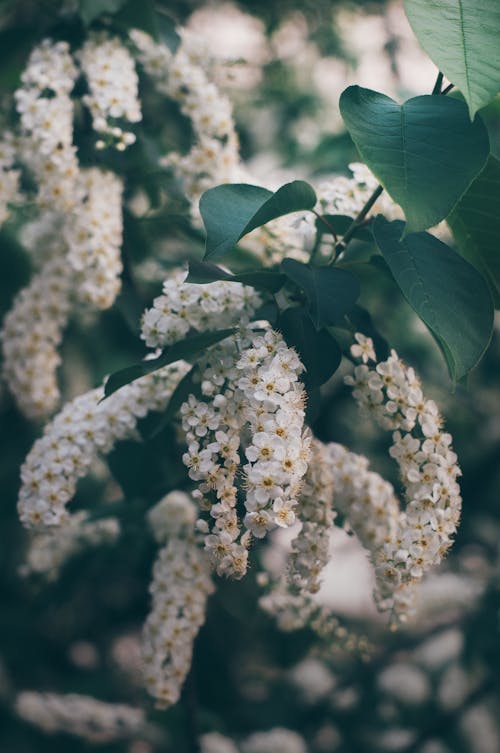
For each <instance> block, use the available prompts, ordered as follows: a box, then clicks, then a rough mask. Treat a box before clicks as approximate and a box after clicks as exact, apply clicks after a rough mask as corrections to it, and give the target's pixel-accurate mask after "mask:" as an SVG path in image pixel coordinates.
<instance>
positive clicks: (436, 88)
mask: <svg viewBox="0 0 500 753" xmlns="http://www.w3.org/2000/svg"><path fill="white" fill-rule="evenodd" d="M442 85H443V74H442V73H441V71H439V73H438V75H437V79H436V83H435V84H434V88H433V90H432V92H431V93H432V94H441V86H442Z"/></svg>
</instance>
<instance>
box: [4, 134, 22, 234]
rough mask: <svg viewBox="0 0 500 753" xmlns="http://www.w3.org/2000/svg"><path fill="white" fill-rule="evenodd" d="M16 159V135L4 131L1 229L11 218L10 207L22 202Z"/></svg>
mask: <svg viewBox="0 0 500 753" xmlns="http://www.w3.org/2000/svg"><path fill="white" fill-rule="evenodd" d="M16 159H17V150H16V146H15V143H14V134H13V133H12V132H11V131H4V133H3V135H2V138H1V139H0V227H1V226H2V225H3V224H4V222H5V221H6V220H8V218H9V216H10V205H11V204H15V203H16V202H18V201H19V200H20V194H19V177H20V171H19V170H17V169H16V168H15V167H14V164H15V162H16Z"/></svg>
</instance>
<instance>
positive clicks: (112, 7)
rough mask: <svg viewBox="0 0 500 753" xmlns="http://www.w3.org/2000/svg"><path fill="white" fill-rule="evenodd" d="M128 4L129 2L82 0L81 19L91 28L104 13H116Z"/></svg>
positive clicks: (120, 0)
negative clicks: (93, 22)
mask: <svg viewBox="0 0 500 753" xmlns="http://www.w3.org/2000/svg"><path fill="white" fill-rule="evenodd" d="M126 2H127V0H80V16H81V19H82V21H83V23H84V24H85V25H86V26H89V25H90V24H91V23H92V21H94V20H95V19H96V18H98V17H99V16H100V15H101V14H103V13H116V12H117V11H119V10H120V9H121V8H123V6H124V5H125V4H126Z"/></svg>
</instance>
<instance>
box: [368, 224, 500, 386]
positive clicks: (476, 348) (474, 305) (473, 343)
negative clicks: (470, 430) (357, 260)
mask: <svg viewBox="0 0 500 753" xmlns="http://www.w3.org/2000/svg"><path fill="white" fill-rule="evenodd" d="M402 231H403V223H402V222H399V221H398V222H388V221H387V220H386V219H385V218H384V217H382V216H381V215H379V216H378V217H377V218H376V220H375V222H374V225H373V234H374V237H375V241H376V243H377V245H378V247H379V248H380V250H381V252H382V254H383V255H384V258H385V260H386V262H387V264H388V265H389V267H390V269H391V272H392V274H393V275H394V278H395V280H396V282H397V284H398V285H399V287H400V288H401V291H402V293H403V295H404V296H405V298H406V300H407V301H408V303H409V304H410V306H411V307H412V308H413V309H414V310H415V311H416V313H417V314H418V315H419V317H420V318H421V319H422V321H424V322H425V324H426V325H427V326H428V327H429V329H430V331H431V332H432V334H433V335H434V337H435V338H436V341H437V342H438V344H439V346H440V347H441V350H442V351H443V353H444V356H445V358H446V361H447V363H448V368H449V371H450V374H451V377H452V378H453V379H454V380H458V379H461V378H462V377H464V376H465V375H466V374H467V373H468V372H469V371H470V370H471V369H472V368H473V367H474V366H475V365H476V364H477V363H478V361H479V360H480V359H481V357H482V355H483V353H484V351H485V350H486V348H487V347H488V343H489V341H490V337H491V332H492V328H493V313H494V312H493V302H492V300H491V295H490V291H489V289H488V285H487V284H486V282H485V280H484V278H483V277H482V276H481V275H480V274H479V272H478V271H477V270H476V269H475V268H474V267H473V266H472V265H470V264H469V263H468V262H466V261H465V260H464V259H462V257H461V256H459V254H457V253H455V252H454V251H452V250H451V249H450V248H449V247H448V246H447V245H446V244H445V243H442V241H440V240H438V239H437V238H435V237H434V236H433V235H430V234H429V233H414V234H411V235H407V236H406V237H405V238H404V239H403V240H401V234H402Z"/></svg>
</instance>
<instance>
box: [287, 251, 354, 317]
mask: <svg viewBox="0 0 500 753" xmlns="http://www.w3.org/2000/svg"><path fill="white" fill-rule="evenodd" d="M281 269H282V270H283V272H284V273H285V274H286V276H287V277H288V278H289V279H290V280H292V282H294V283H295V284H296V285H297V286H298V287H299V288H300V289H301V290H303V291H304V294H305V296H306V298H307V301H308V310H309V314H310V316H311V319H312V321H313V324H314V326H315V327H316V329H320V328H321V327H328V326H330V325H333V324H338V323H339V322H340V321H342V320H343V318H344V316H345V315H346V314H347V313H349V311H351V309H352V308H353V306H354V304H355V303H356V301H357V299H358V297H359V294H360V287H359V282H358V280H357V278H356V277H355V276H354V275H353V274H351V273H350V272H347V271H346V270H345V269H336V268H335V267H308V266H307V264H302V263H301V262H300V261H295V259H284V260H283V261H282V263H281Z"/></svg>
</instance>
